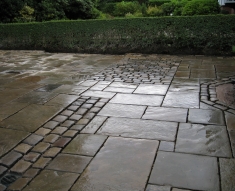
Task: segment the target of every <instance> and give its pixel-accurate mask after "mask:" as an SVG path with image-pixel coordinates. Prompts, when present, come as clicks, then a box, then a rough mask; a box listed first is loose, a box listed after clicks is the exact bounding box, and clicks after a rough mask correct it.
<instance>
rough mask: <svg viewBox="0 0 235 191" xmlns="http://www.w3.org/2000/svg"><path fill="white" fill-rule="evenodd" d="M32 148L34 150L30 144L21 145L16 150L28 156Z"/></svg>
mask: <svg viewBox="0 0 235 191" xmlns="http://www.w3.org/2000/svg"><path fill="white" fill-rule="evenodd" d="M31 148H32V146H30V145H28V144H24V143H21V144H19V145H18V146H17V147H15V148H14V150H15V151H17V152H19V153H23V154H26V153H27V152H28V151H29V150H30V149H31Z"/></svg>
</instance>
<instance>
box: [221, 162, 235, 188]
mask: <svg viewBox="0 0 235 191" xmlns="http://www.w3.org/2000/svg"><path fill="white" fill-rule="evenodd" d="M219 163H220V174H221V182H222V185H221V186H222V191H225V190H234V187H235V180H234V176H235V160H234V159H223V158H221V159H219Z"/></svg>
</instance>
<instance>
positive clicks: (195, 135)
mask: <svg viewBox="0 0 235 191" xmlns="http://www.w3.org/2000/svg"><path fill="white" fill-rule="evenodd" d="M175 150H176V152H185V153H194V154H203V155H209V156H220V157H231V148H230V144H229V140H228V135H227V131H226V127H225V126H216V125H200V124H188V123H181V124H180V126H179V131H178V136H177V141H176V148H175Z"/></svg>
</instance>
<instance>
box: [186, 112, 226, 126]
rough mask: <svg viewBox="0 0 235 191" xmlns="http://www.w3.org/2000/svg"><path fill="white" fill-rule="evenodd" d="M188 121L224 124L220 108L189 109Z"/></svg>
mask: <svg viewBox="0 0 235 191" xmlns="http://www.w3.org/2000/svg"><path fill="white" fill-rule="evenodd" d="M188 121H189V122H191V123H203V124H216V125H224V116H223V113H222V111H220V110H204V109H189V117H188Z"/></svg>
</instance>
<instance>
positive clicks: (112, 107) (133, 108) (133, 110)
mask: <svg viewBox="0 0 235 191" xmlns="http://www.w3.org/2000/svg"><path fill="white" fill-rule="evenodd" d="M145 108H146V107H145V106H137V105H122V104H112V103H108V104H106V105H105V107H104V108H103V109H102V110H101V111H100V112H99V113H98V115H102V116H114V117H127V118H141V116H142V115H143V113H144V111H145Z"/></svg>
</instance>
